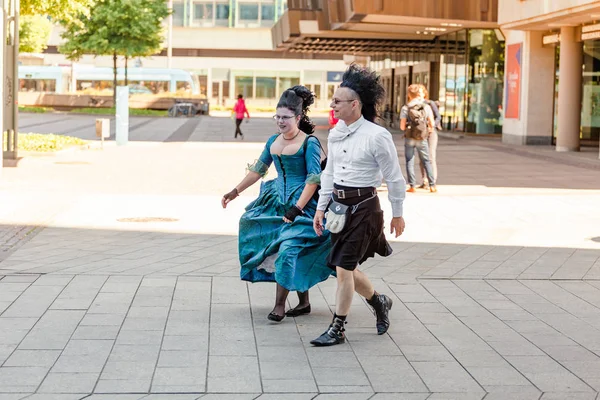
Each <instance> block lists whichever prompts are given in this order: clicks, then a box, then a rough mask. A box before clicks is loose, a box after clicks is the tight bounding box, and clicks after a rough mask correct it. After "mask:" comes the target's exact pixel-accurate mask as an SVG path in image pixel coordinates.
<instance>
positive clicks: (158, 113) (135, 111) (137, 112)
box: [70, 107, 167, 117]
mask: <svg viewBox="0 0 600 400" xmlns="http://www.w3.org/2000/svg"><path fill="white" fill-rule="evenodd" d="M70 112H72V113H80V114H98V115H115V109H114V108H95V107H85V108H74V109H72V110H71V111H70ZM129 115H130V116H151V117H166V116H167V110H144V109H140V108H130V109H129Z"/></svg>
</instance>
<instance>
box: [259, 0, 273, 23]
mask: <svg viewBox="0 0 600 400" xmlns="http://www.w3.org/2000/svg"><path fill="white" fill-rule="evenodd" d="M274 19H275V4H265V3H262V4H261V5H260V26H265V27H269V26H272V25H273V23H274Z"/></svg>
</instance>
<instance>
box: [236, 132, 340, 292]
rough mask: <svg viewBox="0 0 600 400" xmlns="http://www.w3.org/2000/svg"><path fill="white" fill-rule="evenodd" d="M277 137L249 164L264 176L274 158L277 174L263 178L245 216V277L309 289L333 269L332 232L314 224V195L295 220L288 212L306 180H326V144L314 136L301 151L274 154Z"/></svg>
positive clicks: (292, 288) (241, 235)
mask: <svg viewBox="0 0 600 400" xmlns="http://www.w3.org/2000/svg"><path fill="white" fill-rule="evenodd" d="M277 136H278V135H274V136H272V137H270V138H269V140H268V141H267V144H266V145H265V149H264V150H263V152H262V154H261V156H260V158H259V159H258V160H256V162H255V163H254V164H253V165H251V166H249V170H250V171H254V172H257V173H259V174H261V175H262V176H263V177H264V176H265V175H266V173H267V171H268V169H269V167H270V165H271V164H272V163H273V162H274V163H275V168H276V170H277V178H275V179H273V180H270V181H266V182H262V183H261V187H260V194H259V195H258V198H257V199H256V200H254V201H253V202H251V203H250V204H249V205H248V206H247V207H246V212H245V213H244V214H243V215H242V218H241V219H240V231H239V257H240V264H241V266H242V268H241V272H240V276H241V278H242V280H245V281H249V282H277V283H279V284H280V285H281V286H283V287H284V288H286V289H288V290H290V291H299V292H304V291H307V290H308V289H310V288H311V287H312V286H314V285H316V284H317V283H319V282H322V281H324V280H326V279H327V278H328V277H329V276H330V275H331V274H332V273H333V270H332V269H331V268H329V267H328V266H327V255H328V253H329V249H330V247H331V244H330V240H329V232H324V234H323V235H322V236H317V234H316V233H315V231H314V229H313V217H314V216H315V211H316V207H317V201H316V200H315V199H314V198H313V199H311V200H310V201H309V202H308V204H307V205H306V206H305V207H304V214H303V215H300V216H298V217H297V218H296V219H295V220H294V222H293V223H291V224H288V223H285V222H283V216H284V214H285V212H286V211H287V210H288V209H289V208H290V207H292V206H293V205H295V204H296V202H297V200H298V198H299V197H300V195H301V193H302V190H304V186H305V184H311V183H316V184H319V183H320V175H321V147H320V145H319V143H318V140H317V139H316V138H311V137H310V136H308V137H307V139H306V140H308V143H307V145H306V146H300V149H299V150H298V152H297V153H296V154H293V155H272V154H271V151H270V149H271V144H273V142H274V141H275V139H277ZM304 147H306V154H305V151H304Z"/></svg>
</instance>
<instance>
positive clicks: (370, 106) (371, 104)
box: [340, 64, 385, 122]
mask: <svg viewBox="0 0 600 400" xmlns="http://www.w3.org/2000/svg"><path fill="white" fill-rule="evenodd" d="M340 87H346V88H348V89H352V90H353V91H354V92H356V94H357V95H358V97H359V99H360V102H361V104H362V110H361V113H362V115H363V117H364V118H365V119H366V120H368V121H371V122H375V118H376V117H377V116H378V111H379V106H380V104H381V103H382V102H383V100H384V99H385V89H384V87H383V85H382V84H381V81H380V80H379V75H377V73H375V72H374V71H371V70H370V69H368V68H361V67H359V66H358V65H356V64H351V65H350V67H349V68H348V69H347V70H346V72H344V75H343V76H342V83H341V84H340Z"/></svg>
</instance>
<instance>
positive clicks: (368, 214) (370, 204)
mask: <svg viewBox="0 0 600 400" xmlns="http://www.w3.org/2000/svg"><path fill="white" fill-rule="evenodd" d="M336 187H337V188H341V189H344V187H342V186H340V187H338V185H336ZM348 189H353V188H348ZM371 196H372V195H370V194H369V195H367V196H360V197H353V198H350V199H339V198H338V197H337V196H336V195H335V194H332V197H333V200H335V201H337V202H338V203H341V204H344V205H348V206H353V205H356V204H358V203H360V202H361V201H364V200H365V199H368V198H369V197H371ZM346 218H349V221H347V222H346V226H345V227H344V229H343V230H342V231H341V232H339V233H332V234H331V251H330V253H329V257H328V258H327V264H328V265H329V267H330V268H332V269H335V268H336V267H341V268H343V269H345V270H349V271H353V270H355V269H356V267H358V265H359V264H362V263H363V262H365V261H366V260H367V259H369V258H370V257H375V253H377V254H379V255H380V256H382V257H387V256H389V255H390V254H392V248H391V247H390V245H389V243H388V242H387V240H386V238H385V234H384V221H383V211H382V210H381V205H380V203H379V197H377V196H373V198H371V199H370V200H367V201H365V202H364V203H362V204H361V205H360V206H359V207H358V209H357V210H356V211H355V212H354V214H350V215H349V216H347V217H346Z"/></svg>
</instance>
